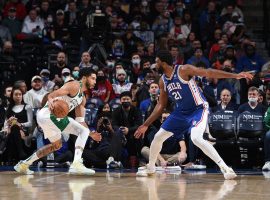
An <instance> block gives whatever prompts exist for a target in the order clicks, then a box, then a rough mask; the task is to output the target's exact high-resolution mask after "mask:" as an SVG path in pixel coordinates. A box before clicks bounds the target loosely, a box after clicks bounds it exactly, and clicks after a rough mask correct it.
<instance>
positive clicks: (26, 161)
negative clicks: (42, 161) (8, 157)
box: [23, 153, 39, 165]
mask: <svg viewBox="0 0 270 200" xmlns="http://www.w3.org/2000/svg"><path fill="white" fill-rule="evenodd" d="M38 159H39V157H38V156H37V153H34V154H32V155H31V156H30V157H29V158H27V159H26V160H24V161H23V162H24V163H26V164H27V165H32V164H33V162H35V161H36V160H38Z"/></svg>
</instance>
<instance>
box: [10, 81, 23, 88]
mask: <svg viewBox="0 0 270 200" xmlns="http://www.w3.org/2000/svg"><path fill="white" fill-rule="evenodd" d="M22 83H25V81H24V80H18V81H15V82H14V85H13V87H14V88H16V89H17V88H20V86H21V84H22Z"/></svg>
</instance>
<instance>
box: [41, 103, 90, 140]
mask: <svg viewBox="0 0 270 200" xmlns="http://www.w3.org/2000/svg"><path fill="white" fill-rule="evenodd" d="M37 122H38V124H39V126H40V127H41V128H42V130H43V132H44V138H48V139H49V140H50V142H55V141H57V140H59V139H61V133H64V134H73V135H79V134H81V133H82V132H84V131H88V132H89V129H88V128H86V127H84V126H83V125H81V124H80V123H79V122H77V121H75V120H74V119H72V118H71V117H65V118H63V119H58V118H56V117H55V116H54V115H52V114H51V112H50V110H49V108H48V107H45V108H42V109H41V110H40V111H38V113H37Z"/></svg>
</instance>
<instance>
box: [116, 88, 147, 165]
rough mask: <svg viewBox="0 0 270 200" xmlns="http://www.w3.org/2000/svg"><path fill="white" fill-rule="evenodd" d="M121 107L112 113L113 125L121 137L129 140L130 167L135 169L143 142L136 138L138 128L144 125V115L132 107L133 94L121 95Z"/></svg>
mask: <svg viewBox="0 0 270 200" xmlns="http://www.w3.org/2000/svg"><path fill="white" fill-rule="evenodd" d="M120 101H121V106H120V107H118V108H116V109H115V110H114V111H113V112H112V125H113V128H114V130H116V131H117V132H118V133H119V134H120V135H124V136H125V137H126V139H127V143H126V145H125V148H126V149H127V152H128V155H129V166H130V167H131V168H134V167H136V166H137V164H138V158H137V156H138V155H139V153H140V149H141V140H140V139H136V138H135V137H134V133H135V131H136V130H137V128H138V127H139V126H140V125H141V124H142V115H141V112H140V110H139V109H137V108H136V107H133V106H132V105H131V93H130V92H123V93H121V95H120Z"/></svg>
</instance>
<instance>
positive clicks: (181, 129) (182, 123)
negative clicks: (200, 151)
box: [161, 107, 209, 138]
mask: <svg viewBox="0 0 270 200" xmlns="http://www.w3.org/2000/svg"><path fill="white" fill-rule="evenodd" d="M208 114H209V110H208V107H202V108H199V109H196V110H195V111H193V112H191V113H185V114H183V113H181V112H177V111H173V112H172V113H171V115H170V116H169V117H168V118H167V119H166V120H165V121H164V122H163V124H162V125H161V128H163V129H164V130H166V131H169V132H172V133H173V134H174V136H175V137H176V138H181V137H182V135H183V134H184V135H186V134H189V133H190V132H191V129H192V128H193V127H195V126H198V125H201V123H207V122H208ZM203 127H206V125H205V126H203ZM202 131H205V130H202Z"/></svg>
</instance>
